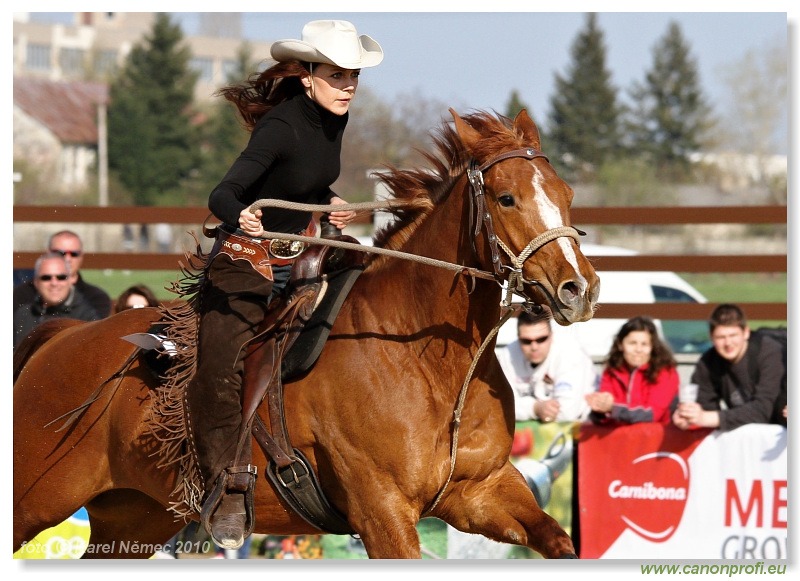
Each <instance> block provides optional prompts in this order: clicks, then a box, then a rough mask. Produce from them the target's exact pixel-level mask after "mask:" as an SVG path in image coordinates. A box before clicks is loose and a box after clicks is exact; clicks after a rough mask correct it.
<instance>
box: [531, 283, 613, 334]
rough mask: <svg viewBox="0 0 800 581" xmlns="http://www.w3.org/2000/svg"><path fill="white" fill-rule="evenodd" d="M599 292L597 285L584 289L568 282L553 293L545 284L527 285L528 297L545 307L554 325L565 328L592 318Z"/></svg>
mask: <svg viewBox="0 0 800 581" xmlns="http://www.w3.org/2000/svg"><path fill="white" fill-rule="evenodd" d="M599 291H600V288H599V284H598V285H597V286H594V287H591V288H586V287H585V286H583V285H578V284H577V283H575V282H572V281H568V282H564V283H562V284H561V285H559V288H558V290H557V291H556V292H553V290H552V288H551V287H550V285H549V284H547V283H537V284H535V285H528V291H527V294H528V296H530V297H536V299H538V300H536V302H537V303H539V304H542V305H545V306H547V307H548V308H549V309H550V311H551V313H552V316H553V320H554V321H555V322H556V323H558V324H559V325H563V326H567V325H571V324H573V323H581V322H584V321H588V320H589V319H591V318H592V316H593V315H594V311H595V308H596V307H597V296H598V295H599Z"/></svg>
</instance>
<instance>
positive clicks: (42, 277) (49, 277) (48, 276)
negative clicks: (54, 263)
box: [39, 274, 69, 282]
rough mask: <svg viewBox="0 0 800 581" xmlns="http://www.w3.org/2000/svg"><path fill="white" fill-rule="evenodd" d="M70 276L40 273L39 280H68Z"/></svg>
mask: <svg viewBox="0 0 800 581" xmlns="http://www.w3.org/2000/svg"><path fill="white" fill-rule="evenodd" d="M68 278H69V275H68V274H40V275H39V280H43V281H45V282H48V281H50V280H53V279H56V280H67V279H68Z"/></svg>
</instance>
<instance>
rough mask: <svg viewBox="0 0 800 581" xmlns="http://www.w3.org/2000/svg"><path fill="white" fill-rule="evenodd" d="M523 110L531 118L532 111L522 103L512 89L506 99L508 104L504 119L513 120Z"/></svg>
mask: <svg viewBox="0 0 800 581" xmlns="http://www.w3.org/2000/svg"><path fill="white" fill-rule="evenodd" d="M523 109H525V110H526V111H527V112H528V114H529V115H530V116H531V118H533V110H532V109H531V108H530V107H529V106H528V105H527V104H525V103H523V101H522V99H521V98H520V96H519V91H517V90H516V89H514V90H513V91H511V95H510V96H509V97H508V104H506V113H505V115H506V117H508V118H510V119H513V118H514V117H516V116H517V114H518V113H519V112H520V111H522V110H523Z"/></svg>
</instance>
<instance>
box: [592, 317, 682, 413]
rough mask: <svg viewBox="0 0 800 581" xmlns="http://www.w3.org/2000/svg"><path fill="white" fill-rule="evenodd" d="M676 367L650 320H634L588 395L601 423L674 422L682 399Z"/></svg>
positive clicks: (623, 331) (617, 340) (619, 337)
mask: <svg viewBox="0 0 800 581" xmlns="http://www.w3.org/2000/svg"><path fill="white" fill-rule="evenodd" d="M679 382H680V379H679V377H678V369H677V363H676V361H675V357H673V355H672V352H671V351H670V349H669V347H668V346H667V345H666V343H664V342H663V341H662V340H661V338H660V337H659V336H658V330H657V329H656V326H655V324H654V323H653V321H652V319H650V318H648V317H634V318H632V319H630V320H628V321H627V322H626V323H625V324H624V325H623V326H622V328H621V329H620V330H619V332H618V333H617V336H616V338H615V339H614V344H613V345H612V347H611V351H610V352H609V354H608V360H607V361H606V367H605V370H604V371H603V375H602V377H601V378H600V387H599V389H598V391H596V392H594V393H591V394H589V395H587V396H586V401H587V402H588V403H589V406H590V407H591V408H592V411H591V413H590V414H589V418H590V419H591V420H592V421H594V422H596V423H600V424H614V423H617V424H635V423H639V422H661V423H662V424H669V423H670V404H671V403H672V401H673V400H674V399H675V397H676V396H677V395H678V384H679Z"/></svg>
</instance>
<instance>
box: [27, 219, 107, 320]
mask: <svg viewBox="0 0 800 581" xmlns="http://www.w3.org/2000/svg"><path fill="white" fill-rule="evenodd" d="M47 249H48V251H49V252H55V253H58V254H60V255H61V256H63V257H64V259H65V260H66V261H67V264H68V265H69V270H70V273H71V277H72V284H73V286H74V287H75V288H76V289H77V290H78V292H79V293H80V294H82V295H83V297H84V299H85V300H86V301H87V302H88V303H89V304H90V305H91V306H92V308H93V309H94V310H95V312H97V314H98V315H99V316H100V318H104V317H107V316H109V315H110V314H111V297H109V296H108V293H106V291H104V290H103V289H101V288H100V287H97V286H94V285H92V284H89V283H88V282H86V281H85V280H84V279H83V277H82V276H81V273H80V269H81V266H82V265H83V244H82V243H81V239H80V237H79V236H78V235H77V234H76V233H75V232H72V231H71V230H61V231H59V232H56V233H55V234H53V235H51V236H50V239H49V240H48V242H47ZM36 295H37V291H36V288H35V287H34V281H31V282H28V283H25V284H21V285H18V286H16V287H14V310H16V309H17V308H18V307H20V306H21V305H25V304H30V303H32V302H34V300H35V299H36Z"/></svg>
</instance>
